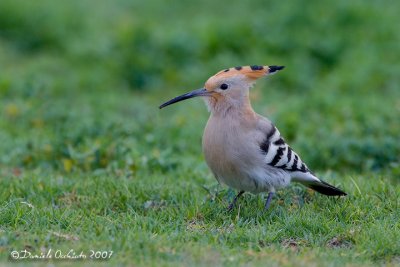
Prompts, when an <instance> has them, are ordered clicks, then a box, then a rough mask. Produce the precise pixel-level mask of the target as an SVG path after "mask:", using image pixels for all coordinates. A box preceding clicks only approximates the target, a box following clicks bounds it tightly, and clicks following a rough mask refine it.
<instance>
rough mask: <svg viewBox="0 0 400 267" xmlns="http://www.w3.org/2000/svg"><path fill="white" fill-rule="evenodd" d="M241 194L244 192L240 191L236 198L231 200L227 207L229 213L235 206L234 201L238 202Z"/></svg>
mask: <svg viewBox="0 0 400 267" xmlns="http://www.w3.org/2000/svg"><path fill="white" fill-rule="evenodd" d="M243 193H244V191H240V192H239V193H238V194H237V195H236V197H235V198H234V199H233V200H232V202H231V204H229V206H228V211H231V210H232V209H233V207H234V206H235V204H236V201H237V200H238V198H239V197H240V196H241V195H243Z"/></svg>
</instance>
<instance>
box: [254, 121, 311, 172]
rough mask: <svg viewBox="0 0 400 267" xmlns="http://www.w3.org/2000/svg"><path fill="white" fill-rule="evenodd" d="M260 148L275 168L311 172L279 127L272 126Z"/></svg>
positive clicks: (267, 161)
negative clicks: (288, 143)
mask: <svg viewBox="0 0 400 267" xmlns="http://www.w3.org/2000/svg"><path fill="white" fill-rule="evenodd" d="M260 149H261V151H262V153H263V155H265V162H266V163H267V164H268V165H270V166H272V167H275V168H280V169H283V170H286V171H288V172H302V173H310V170H309V169H308V168H307V165H306V164H304V163H303V162H302V161H301V159H300V157H299V156H298V155H297V154H296V152H294V151H293V150H292V149H291V148H290V146H288V145H287V144H286V143H285V140H283V138H282V137H281V134H280V133H279V131H278V129H277V128H276V127H275V126H272V129H271V131H270V132H269V133H268V134H267V136H266V138H265V139H264V141H263V142H262V143H261V144H260Z"/></svg>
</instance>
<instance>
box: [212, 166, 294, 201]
mask: <svg viewBox="0 0 400 267" xmlns="http://www.w3.org/2000/svg"><path fill="white" fill-rule="evenodd" d="M207 164H208V166H209V167H210V169H211V170H212V172H213V173H214V175H215V176H216V179H217V180H218V181H219V182H220V183H223V184H225V185H227V186H229V187H231V188H234V189H236V190H239V191H246V192H251V193H253V194H257V193H261V192H274V191H275V190H276V189H279V188H282V187H285V186H287V185H288V184H289V182H290V176H289V175H288V173H287V172H285V171H283V170H279V169H270V168H268V166H254V165H252V166H245V167H244V166H240V163H239V164H238V163H237V162H227V161H224V162H221V161H219V162H208V161H207Z"/></svg>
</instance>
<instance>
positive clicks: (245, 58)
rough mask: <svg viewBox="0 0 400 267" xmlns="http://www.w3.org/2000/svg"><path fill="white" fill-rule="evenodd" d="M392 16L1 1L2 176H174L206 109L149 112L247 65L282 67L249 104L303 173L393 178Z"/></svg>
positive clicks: (272, 7)
mask: <svg viewBox="0 0 400 267" xmlns="http://www.w3.org/2000/svg"><path fill="white" fill-rule="evenodd" d="M397 7H399V4H398V3H397V2H390V1H388V2H386V4H384V3H383V2H382V1H367V2H365V1H335V3H331V2H329V1H328V2H326V1H312V2H309V1H306V2H303V1H293V2H286V1H284V2H280V1H268V2H266V1H249V2H247V1H246V2H245V1H241V2H236V3H231V2H225V1H218V2H215V1H202V2H201V3H198V2H185V1H175V2H173V3H164V2H163V1H124V0H119V1H113V2H110V1H109V2H106V1H100V2H96V1H64V2H59V1H1V3H0V68H1V71H0V94H1V100H0V101H1V117H0V119H1V120H0V126H1V129H2V130H1V132H0V151H1V155H0V164H1V166H2V170H3V171H4V170H5V169H8V168H10V167H22V168H30V169H31V168H34V169H36V168H41V169H46V170H47V169H57V170H58V169H68V170H72V169H74V170H75V169H78V170H84V171H92V170H97V169H104V168H106V169H108V168H113V166H114V167H115V168H126V167H127V166H128V165H135V167H133V166H131V168H133V169H135V168H148V169H153V168H155V167H157V168H158V167H159V168H162V169H169V168H174V167H175V163H176V162H175V161H174V160H172V159H171V158H175V157H176V154H177V153H184V154H185V155H186V156H192V155H191V154H190V152H187V151H188V150H190V151H192V152H193V154H194V155H193V156H194V157H197V155H195V154H200V137H201V131H202V128H203V126H204V125H205V121H206V117H207V113H206V112H205V108H204V107H203V106H202V105H203V104H202V103H200V102H201V101H198V100H197V101H196V100H191V103H182V104H179V106H178V105H177V106H174V107H171V108H168V109H166V110H162V111H159V110H158V109H157V106H158V104H160V103H161V102H163V101H165V100H167V99H169V98H170V97H172V96H175V95H176V94H180V93H183V92H186V91H188V90H192V89H195V88H198V87H200V86H201V85H202V84H203V83H204V81H205V80H206V79H207V78H208V77H209V76H210V75H212V74H214V73H215V72H217V71H219V70H220V69H223V68H226V67H231V66H236V65H250V64H265V65H268V64H269V65H285V66H286V67H287V68H286V69H285V71H284V72H281V73H279V75H276V76H273V77H270V78H268V79H266V81H263V82H260V83H258V85H257V86H256V88H255V89H254V92H253V98H254V99H253V102H254V105H255V109H256V110H257V111H258V112H259V113H261V114H263V115H266V116H269V117H270V118H271V119H272V120H273V121H274V122H275V123H276V124H277V125H278V127H279V128H280V129H281V132H282V133H283V134H284V136H286V138H287V139H288V140H289V142H290V143H294V146H295V147H296V148H297V150H300V151H301V152H302V153H301V154H304V155H307V156H306V161H307V162H309V165H310V166H312V167H313V168H317V169H318V168H319V169H326V168H332V169H335V170H336V171H341V170H346V169H350V170H353V171H356V170H362V169H373V170H375V169H381V168H396V169H397V170H398V163H399V154H400V142H399V141H400V140H399V131H400V129H399V127H398V126H399V115H400V99H399V96H400V90H399V80H400V79H399V73H400V64H399V61H400V34H399V30H398V25H399V18H398V14H397V11H398V10H399V9H398V8H397ZM193 118H196V119H193ZM197 118H199V119H197ZM189 139H193V140H194V142H193V141H189ZM143 157H146V158H147V159H148V160H147V161H146V163H143ZM127 158H129V160H127ZM176 160H177V161H179V158H177V159H176ZM172 161H173V162H172Z"/></svg>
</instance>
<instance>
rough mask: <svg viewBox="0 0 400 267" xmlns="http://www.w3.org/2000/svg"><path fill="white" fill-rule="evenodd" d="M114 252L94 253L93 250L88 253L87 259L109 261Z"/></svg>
mask: <svg viewBox="0 0 400 267" xmlns="http://www.w3.org/2000/svg"><path fill="white" fill-rule="evenodd" d="M113 252H114V251H112V250H109V251H106V250H105V251H94V250H90V253H89V258H91V259H96V260H100V259H110V258H111V256H112V254H113Z"/></svg>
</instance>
